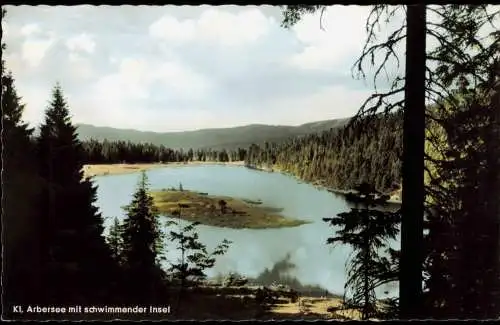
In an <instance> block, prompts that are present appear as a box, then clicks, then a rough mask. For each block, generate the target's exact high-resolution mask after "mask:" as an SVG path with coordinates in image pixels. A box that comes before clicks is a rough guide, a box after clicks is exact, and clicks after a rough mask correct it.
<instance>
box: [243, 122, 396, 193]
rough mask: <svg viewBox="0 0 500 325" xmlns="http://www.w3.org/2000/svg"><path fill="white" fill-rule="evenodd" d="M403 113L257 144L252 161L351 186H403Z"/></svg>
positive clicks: (248, 159)
mask: <svg viewBox="0 0 500 325" xmlns="http://www.w3.org/2000/svg"><path fill="white" fill-rule="evenodd" d="M402 148H403V144H402V116H401V115H399V114H398V115H391V116H389V117H386V116H378V117H370V121H369V122H367V123H365V124H360V126H352V127H349V126H346V127H344V128H341V129H331V130H330V131H325V132H322V133H319V134H311V135H307V136H304V137H298V138H293V139H290V140H289V141H286V142H284V143H280V144H276V143H266V144H265V146H264V148H262V147H259V146H258V145H252V146H251V147H250V148H249V150H248V155H247V157H246V160H245V162H246V164H247V165H250V166H255V167H262V166H266V167H275V168H277V169H279V170H281V171H284V172H289V173H292V174H293V175H296V176H298V177H299V178H301V179H303V180H305V181H309V182H317V183H320V184H321V185H324V186H328V187H331V188H335V189H345V190H349V189H352V188H354V187H355V186H356V185H357V184H359V183H362V182H368V183H371V184H374V185H375V187H376V189H377V190H379V191H384V192H386V191H390V190H394V189H396V188H398V187H399V186H398V184H399V183H400V180H401V176H402V175H401V161H400V160H399V156H400V155H401V153H402Z"/></svg>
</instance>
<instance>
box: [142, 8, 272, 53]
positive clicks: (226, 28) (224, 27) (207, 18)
mask: <svg viewBox="0 0 500 325" xmlns="http://www.w3.org/2000/svg"><path fill="white" fill-rule="evenodd" d="M273 23H275V21H274V19H272V18H268V17H266V16H264V14H262V12H261V11H260V10H258V9H256V8H245V9H242V10H241V11H239V12H238V13H236V14H235V13H231V12H228V11H226V10H222V9H220V8H210V9H207V10H205V11H203V12H202V13H201V15H200V16H199V17H198V18H197V19H196V20H194V19H184V20H178V19H177V18H175V17H172V16H169V15H165V16H163V17H161V18H160V19H158V20H157V21H155V22H154V23H152V24H151V25H150V27H149V34H150V36H151V37H153V38H155V39H161V40H164V41H168V42H175V43H186V42H192V41H204V42H211V43H216V44H219V45H221V46H242V45H247V44H251V43H254V42H256V41H257V40H258V39H260V38H261V37H263V36H265V35H266V34H267V33H268V32H269V28H270V26H271V25H272V24H273Z"/></svg>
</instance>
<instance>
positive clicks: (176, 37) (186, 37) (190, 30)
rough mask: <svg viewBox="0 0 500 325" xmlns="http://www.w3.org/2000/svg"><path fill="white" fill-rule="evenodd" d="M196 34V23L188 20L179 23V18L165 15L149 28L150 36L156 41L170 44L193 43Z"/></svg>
mask: <svg viewBox="0 0 500 325" xmlns="http://www.w3.org/2000/svg"><path fill="white" fill-rule="evenodd" d="M195 33H196V23H195V21H194V20H191V19H187V20H184V21H179V20H177V18H175V17H172V16H168V15H165V16H163V17H161V18H160V19H158V20H157V21H155V22H154V23H153V24H151V25H150V26H149V35H150V36H151V37H153V38H156V39H161V40H165V41H169V42H179V43H182V42H189V41H192V40H193V39H194V37H195Z"/></svg>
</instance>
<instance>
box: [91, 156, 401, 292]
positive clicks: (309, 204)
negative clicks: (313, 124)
mask: <svg viewBox="0 0 500 325" xmlns="http://www.w3.org/2000/svg"><path fill="white" fill-rule="evenodd" d="M147 175H148V179H149V184H150V188H151V189H163V188H169V187H172V186H173V187H178V186H179V183H182V186H183V188H184V189H187V190H196V191H201V192H208V193H209V194H210V195H227V196H233V197H240V198H246V199H251V200H259V199H260V200H262V201H263V204H264V205H269V206H273V207H279V208H283V209H284V210H283V212H282V214H283V215H285V216H288V217H293V218H298V219H303V220H309V221H312V222H311V223H309V224H306V225H302V226H299V227H294V228H281V229H263V230H249V229H228V228H216V227H209V226H203V225H201V226H199V233H200V239H201V241H202V242H203V243H205V244H206V245H207V247H208V248H213V247H215V246H216V245H217V244H218V243H220V242H221V241H222V240H223V239H224V238H226V239H228V240H230V241H232V242H233V243H232V244H231V247H230V248H229V251H228V252H227V254H226V255H224V256H221V257H219V258H218V259H217V263H216V265H215V268H214V269H212V270H209V271H208V272H207V274H208V275H209V276H215V275H217V274H228V273H229V272H237V273H238V274H241V275H244V276H247V277H249V278H255V277H257V276H258V275H259V274H261V273H262V272H263V271H264V270H265V269H272V268H273V266H275V265H276V264H277V263H279V262H281V264H283V261H285V260H288V262H290V263H292V264H293V265H295V267H293V268H291V269H288V270H284V272H287V275H289V276H292V277H295V278H296V279H297V280H298V281H300V283H301V284H302V285H319V286H321V287H322V288H325V289H327V290H328V291H330V292H332V293H337V294H342V293H343V292H344V282H345V278H346V272H345V262H346V260H347V259H348V256H349V254H350V252H351V251H350V249H349V248H348V247H346V246H332V245H328V246H327V245H326V240H327V238H328V237H331V236H332V235H334V229H333V228H332V227H329V226H328V225H327V223H325V222H324V221H323V220H322V218H327V217H332V216H334V215H336V214H338V213H340V212H344V211H348V210H349V205H348V203H347V202H346V201H345V200H344V199H343V197H341V196H337V195H334V194H332V193H330V192H328V191H326V190H320V189H318V188H316V187H314V186H312V185H309V184H305V183H301V182H299V181H298V180H297V179H295V178H293V177H290V176H286V175H283V174H279V173H268V172H263V171H258V170H252V169H248V168H245V167H240V166H221V165H198V166H178V167H166V168H158V169H151V170H149V171H148V172H147ZM94 180H95V184H96V185H98V201H97V206H98V207H99V208H100V210H101V212H102V214H103V216H104V217H107V218H112V217H115V216H116V217H119V218H123V216H124V211H123V210H122V208H121V207H123V206H124V205H127V204H129V203H130V201H131V199H132V194H133V192H134V190H135V188H136V186H137V183H138V180H139V174H138V173H135V174H123V175H109V176H98V177H94ZM110 221H111V220H110V219H107V220H106V223H105V224H106V226H108V225H109V224H110ZM166 249H167V258H168V259H175V258H178V256H179V254H178V252H176V251H175V250H174V249H173V248H171V247H168V245H167V247H166ZM386 290H387V291H389V292H390V294H391V295H392V294H396V293H397V287H393V286H391V287H389V288H381V289H380V290H378V291H380V292H379V297H382V296H384V295H383V294H382V293H383V291H386Z"/></svg>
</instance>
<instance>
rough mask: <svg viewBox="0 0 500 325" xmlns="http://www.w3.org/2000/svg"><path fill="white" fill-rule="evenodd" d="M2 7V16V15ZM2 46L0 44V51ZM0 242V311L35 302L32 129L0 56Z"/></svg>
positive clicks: (36, 183) (35, 190) (35, 183)
mask: <svg viewBox="0 0 500 325" xmlns="http://www.w3.org/2000/svg"><path fill="white" fill-rule="evenodd" d="M5 13H6V12H5V10H3V9H2V18H4V16H5ZM4 50H6V46H5V44H4V43H2V51H4ZM1 63H2V68H1V69H2V70H1V78H2V79H1V81H2V187H1V195H2V204H1V205H2V227H3V230H2V243H3V247H4V251H3V263H2V265H3V269H2V271H3V272H2V274H3V276H2V286H3V289H4V291H3V294H2V301H3V306H4V308H3V310H4V311H6V312H8V311H11V310H12V308H11V306H12V305H16V304H18V305H19V304H28V303H35V302H36V301H37V299H38V294H39V293H40V290H39V284H40V281H39V278H38V276H39V267H40V265H39V263H40V261H39V254H38V241H37V240H38V236H39V227H37V214H36V210H35V207H34V205H33V202H34V201H35V200H36V197H37V195H38V191H39V188H40V182H39V180H38V179H37V178H36V165H35V164H34V159H33V158H34V156H33V143H32V141H31V137H32V132H33V130H32V129H31V128H29V126H28V124H26V123H24V122H23V120H22V114H23V111H24V105H23V104H22V103H21V98H20V97H19V96H18V94H17V91H16V88H15V85H14V77H13V75H12V73H10V72H9V73H7V71H6V66H5V62H4V60H2V62H1Z"/></svg>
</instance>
